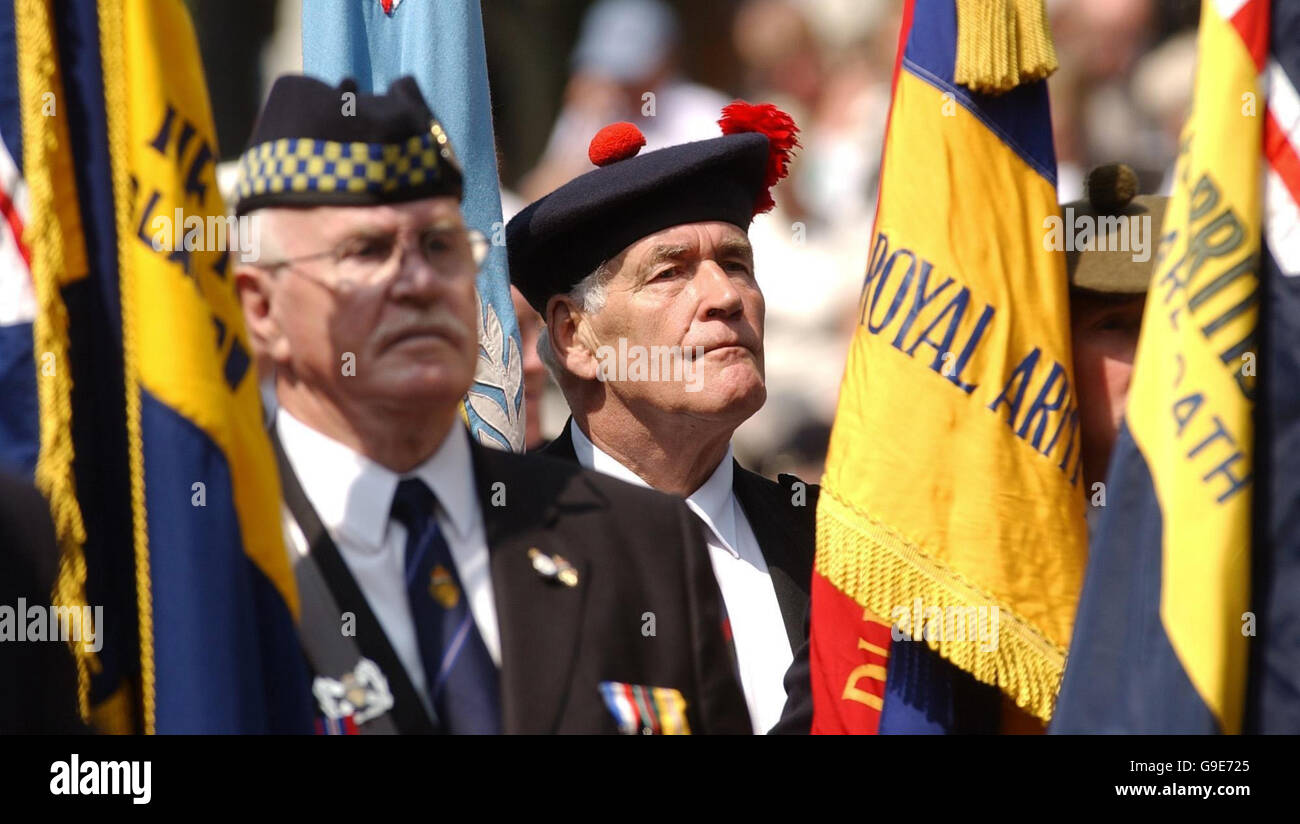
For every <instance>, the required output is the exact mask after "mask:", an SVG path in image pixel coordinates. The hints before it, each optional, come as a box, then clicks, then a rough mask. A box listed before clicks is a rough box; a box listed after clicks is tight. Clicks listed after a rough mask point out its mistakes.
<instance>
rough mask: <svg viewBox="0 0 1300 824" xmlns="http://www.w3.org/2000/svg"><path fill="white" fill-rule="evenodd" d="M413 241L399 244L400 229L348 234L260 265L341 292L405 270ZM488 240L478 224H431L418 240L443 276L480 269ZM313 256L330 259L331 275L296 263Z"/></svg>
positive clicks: (424, 254)
mask: <svg viewBox="0 0 1300 824" xmlns="http://www.w3.org/2000/svg"><path fill="white" fill-rule="evenodd" d="M409 245H410V244H409V243H399V242H398V236H397V235H396V234H383V233H378V234H362V235H356V236H354V237H351V238H348V239H347V240H345V241H343V242H342V243H340V244H339V245H337V246H335V247H334V248H333V249H329V250H328V251H324V252H315V253H313V254H310V255H300V256H298V257H292V258H285V259H284V260H277V261H273V262H270V263H263V264H261V265H262V266H263V267H264V268H267V269H279V268H281V267H288V268H289V269H291V270H293V271H295V272H298V273H299V274H301V275H303V276H304V277H306V278H307V279H308V280H313V281H315V282H317V283H319V284H320V285H322V286H324V287H326V288H328V289H333V290H337V291H348V290H351V289H355V288H358V287H371V286H378V285H380V284H383V283H387V282H388V281H389V280H391V279H392V277H393V276H394V275H396V274H397V273H398V272H400V271H401V269H402V267H401V264H400V261H401V259H402V256H404V254H405V250H406V248H407V247H408V246H409ZM488 246H489V244H488V239H487V236H486V235H484V234H483V233H482V232H480V231H479V230H477V229H428V230H426V231H424V232H422V233H421V234H420V236H419V239H418V247H419V248H418V250H417V251H418V254H419V255H420V257H421V259H422V260H423V261H424V262H425V263H427V264H428V265H429V266H430V268H432V269H433V270H434V271H436V272H438V273H439V274H442V275H457V274H467V273H470V272H477V271H478V267H479V266H481V265H482V264H483V261H484V260H485V259H487V254H488ZM313 260H327V261H329V262H330V263H331V264H332V266H333V269H334V276H333V277H331V278H329V279H328V280H327V279H325V278H321V277H318V276H315V275H312V274H309V273H308V272H306V271H304V270H302V269H297V268H294V267H296V265H297V264H300V263H307V262H308V261H313Z"/></svg>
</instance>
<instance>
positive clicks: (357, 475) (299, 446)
mask: <svg viewBox="0 0 1300 824" xmlns="http://www.w3.org/2000/svg"><path fill="white" fill-rule="evenodd" d="M276 430H277V433H278V434H279V436H280V443H281V444H282V445H283V446H284V451H285V454H286V455H287V456H288V458H289V463H290V465H292V466H293V470H294V473H295V474H296V475H297V476H298V482H299V483H300V484H301V485H302V490H303V492H304V493H305V494H306V495H307V500H308V501H310V502H311V505H312V508H313V509H315V510H316V514H317V515H318V516H320V520H321V523H322V524H323V525H324V527H325V530H326V531H327V532H328V533H329V536H330V538H332V539H333V541H334V544H335V545H336V546H337V547H338V550H339V554H340V555H341V556H343V561H344V563H346V564H347V566H348V570H349V571H351V573H352V577H353V578H354V579H355V580H356V582H357V586H358V587H360V588H361V592H362V593H364V594H365V596H366V603H368V604H369V605H370V610H371V611H372V612H374V614H375V617H376V618H377V619H378V620H379V624H380V626H382V627H383V630H384V634H385V635H386V636H388V642H389V643H390V644H391V645H392V647H393V651H394V652H396V653H397V657H398V658H399V659H400V660H401V662H402V665H403V666H405V667H406V673H407V675H408V676H410V678H411V684H412V685H414V687H415V689H416V691H417V692H418V693H419V694H420V696H421V698H423V699H424V700H425V703H426V706H427V704H428V690H427V689H426V684H425V678H424V666H423V665H422V663H421V661H420V648H419V643H418V641H417V639H416V636H415V624H414V623H413V622H412V621H411V609H410V605H409V603H408V601H407V596H406V579H405V576H404V565H405V555H406V528H405V527H403V526H402V525H401V524H400V523H398V522H397V521H396V520H392V519H390V518H389V513H390V511H391V509H392V505H393V495H394V494H395V493H396V492H397V483H398V481H400V480H402V479H404V478H412V477H414V478H419V479H420V480H422V481H424V482H425V484H427V485H428V487H429V489H431V490H433V494H434V495H435V496H437V498H438V510H437V514H436V517H437V519H438V527H439V528H440V529H441V530H442V534H443V537H445V538H446V539H447V545H448V546H449V547H450V549H451V557H452V560H453V561H454V562H455V564H456V574H457V575H459V576H460V582H461V586H462V587H464V590H465V595H466V596H467V597H468V599H469V601H468V603H469V607H470V612H471V614H473V616H474V623H475V624H476V625H477V626H478V631H479V634H480V635H482V636H483V643H484V644H485V645H486V646H487V649H488V653H489V654H491V656H492V660H493V661H494V662H495V663H496V665H497V667H498V668H499V667H500V666H501V636H500V633H499V631H498V627H497V611H496V600H495V598H494V597H493V594H492V579H491V576H490V574H489V572H490V571H489V567H488V549H487V540H486V536H485V533H484V529H483V515H482V513H481V512H480V511H479V504H478V497H477V493H476V492H475V487H474V483H473V478H474V467H473V463H472V461H471V459H470V451H469V440H468V438H469V434H468V433H467V432H465V430H464V428H463V427H461V426H459V425H455V424H454V425H453V426H452V428H451V429H450V430H449V431H448V433H447V437H445V438H444V439H443V441H442V444H441V445H440V446H439V447H438V450H437V451H436V452H434V453H433V455H432V456H431V457H430V458H429V459H428V460H426V461H425V462H424V463H422V464H420V465H419V466H417V467H416V468H415V469H413V470H411V471H410V472H407V473H404V474H401V475H399V474H398V473H396V472H393V471H392V470H389V469H387V468H385V467H383V466H380V465H379V464H377V463H375V462H374V461H372V460H370V459H369V458H366V457H365V456H363V455H359V454H357V453H356V452H354V451H352V450H351V449H349V448H348V447H346V446H344V445H343V444H341V443H339V442H338V441H335V440H334V439H332V438H330V437H328V436H326V435H323V434H321V433H320V432H317V431H316V430H314V429H312V428H311V427H309V426H307V425H306V424H305V423H303V422H301V421H299V420H298V419H296V418H294V417H293V416H292V415H290V414H289V413H288V412H287V411H285V409H284V408H283V407H281V408H280V409H279V410H277V412H276ZM283 515H284V523H285V539H286V541H287V542H288V544H289V546H290V547H291V548H292V550H293V551H296V552H298V553H300V554H303V555H306V554H307V552H308V546H307V541H306V538H305V537H304V536H303V533H302V530H301V529H300V528H299V527H298V524H297V522H296V521H294V519H293V516H292V515H290V514H289V512H288V510H287V509H286V510H284V513H283Z"/></svg>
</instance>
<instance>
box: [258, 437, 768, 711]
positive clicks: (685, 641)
mask: <svg viewBox="0 0 1300 824" xmlns="http://www.w3.org/2000/svg"><path fill="white" fill-rule="evenodd" d="M277 447H278V444H277ZM472 454H473V463H474V478H473V483H474V484H475V486H476V487H477V490H478V500H479V508H480V510H481V511H482V514H483V522H484V527H485V530H486V538H487V545H488V553H489V559H490V560H489V564H490V568H491V578H492V587H493V593H494V595H495V599H496V610H497V621H498V624H499V627H500V633H501V701H502V708H501V709H502V729H503V731H504V732H507V733H613V732H616V731H617V725H616V721H615V718H614V715H613V714H612V713H611V711H610V710H609V709H608V708H607V707H606V705H605V702H604V699H603V698H602V695H601V692H600V689H599V685H600V683H601V682H602V681H618V682H623V683H628V684H633V685H643V686H652V687H671V688H675V689H677V690H679V691H680V693H681V695H682V696H683V698H684V699H685V701H686V718H687V721H688V723H689V725H690V729H691V731H692V732H694V733H749V732H751V731H752V727H751V725H750V722H749V717H748V713H747V711H746V706H745V699H744V696H743V694H742V692H741V690H740V686H739V684H738V682H737V679H736V676H735V674H734V673H733V670H732V668H731V661H730V657H729V655H728V651H727V641H726V638H725V637H724V635H723V620H722V606H721V604H722V599H721V595H720V594H719V592H718V587H717V583H716V581H714V579H713V575H712V570H711V567H710V564H709V557H708V553H707V551H706V549H705V544H704V535H703V531H702V530H703V527H702V526H701V525H700V523H699V521H698V519H696V518H695V517H694V516H693V515H692V514H691V513H690V510H689V509H688V508H687V507H686V506H685V505H684V504H683V503H682V502H681V501H680V500H677V499H675V498H671V497H669V496H667V495H662V494H659V493H657V492H654V491H652V490H646V489H639V488H637V487H634V486H632V485H630V484H625V483H623V482H621V481H617V480H614V479H612V478H608V477H605V476H602V475H600V474H598V473H595V472H588V471H586V470H583V469H581V468H579V467H577V466H575V465H573V464H568V463H562V462H560V461H555V460H552V459H549V458H544V457H540V456H537V455H515V454H510V453H506V452H499V451H496V450H493V449H488V448H485V447H482V446H479V445H478V444H474V445H473V447H472ZM289 482H293V483H296V479H286V494H288V492H289V490H288V486H287V484H288V483H289ZM503 497H504V500H503ZM494 503H495V505H494ZM533 548H536V549H538V550H540V551H541V552H543V553H546V554H549V555H552V556H554V555H560V556H563V557H564V559H565V560H567V561H568V562H569V563H570V564H571V565H572V566H573V567H574V569H575V570H576V571H577V573H578V583H577V585H576V586H572V587H569V586H565V585H564V584H562V583H560V582H558V581H556V580H555V579H553V578H552V579H548V578H546V577H544V576H542V575H541V574H540V573H539V572H537V571H536V570H535V569H534V568H533V563H532V560H531V558H530V557H529V550H530V549H533ZM315 552H316V549H315V547H313V555H314V554H315ZM651 622H653V624H652V623H651ZM651 630H653V634H651ZM388 675H389V677H390V678H391V677H392V673H388ZM403 677H404V676H403Z"/></svg>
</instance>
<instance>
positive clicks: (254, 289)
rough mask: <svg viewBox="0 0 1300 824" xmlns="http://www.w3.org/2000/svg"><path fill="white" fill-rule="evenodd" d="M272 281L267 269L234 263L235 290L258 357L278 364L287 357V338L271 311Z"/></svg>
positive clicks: (273, 286) (273, 284)
mask: <svg viewBox="0 0 1300 824" xmlns="http://www.w3.org/2000/svg"><path fill="white" fill-rule="evenodd" d="M274 290H275V282H274V278H273V276H272V275H271V272H270V271H269V270H267V269H263V268H262V267H260V266H252V265H246V264H237V265H236V266H235V291H236V293H238V295H239V305H240V307H241V308H242V309H243V310H244V325H245V326H246V327H247V328H248V338H249V341H250V342H251V343H252V344H253V353H254V354H255V355H256V356H257V358H258V360H261V361H270V362H271V363H273V364H276V365H277V366H278V365H281V364H285V363H288V360H289V340H288V338H286V337H285V334H284V330H282V329H281V328H280V321H279V320H278V318H277V317H276V314H275V312H273V311H272V300H273V297H274Z"/></svg>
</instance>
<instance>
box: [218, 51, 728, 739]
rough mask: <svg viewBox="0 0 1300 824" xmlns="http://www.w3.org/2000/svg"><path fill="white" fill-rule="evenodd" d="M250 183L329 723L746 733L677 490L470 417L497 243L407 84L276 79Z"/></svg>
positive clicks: (260, 308) (255, 268)
mask: <svg viewBox="0 0 1300 824" xmlns="http://www.w3.org/2000/svg"><path fill="white" fill-rule="evenodd" d="M348 94H352V95H355V97H354V98H353V99H354V100H355V111H354V113H350V114H348V115H344V114H341V110H343V109H344V108H345V107H342V106H341V103H340V101H342V100H344V99H346V95H348ZM240 173H241V182H240V200H239V205H238V209H237V211H238V212H239V213H240V214H241V215H248V214H251V215H253V216H254V219H256V220H257V221H258V222H259V223H260V226H259V227H258V228H259V230H260V237H261V239H262V244H261V245H262V248H261V250H260V255H259V256H258V259H257V260H255V261H253V262H243V263H241V264H240V265H239V266H238V267H237V269H236V286H237V289H238V291H239V295H240V300H241V302H242V306H243V309H244V314H245V317H246V319H247V323H248V328H249V334H250V338H251V340H252V341H253V344H254V348H255V350H256V351H257V354H258V355H259V358H261V359H262V360H261V362H268V361H269V362H271V363H273V364H274V367H275V387H276V394H277V397H278V401H279V410H278V412H277V413H276V419H275V426H274V432H273V434H274V442H275V446H276V451H277V455H278V458H279V461H280V473H281V480H282V483H283V485H284V494H285V503H286V505H287V510H288V511H287V513H286V518H285V521H286V535H287V538H288V543H289V544H290V546H291V550H292V554H293V558H294V571H295V577H296V579H297V582H298V591H299V595H300V599H301V617H300V622H299V624H300V637H301V640H302V642H303V647H304V649H305V652H306V654H307V657H308V659H309V663H310V665H311V667H312V669H313V670H314V672H315V674H316V678H315V681H314V683H313V688H312V692H313V694H314V696H315V698H316V702H317V705H318V708H319V713H320V715H319V718H318V729H319V730H320V731H321V732H326V733H355V732H363V733H391V732H445V733H498V732H575V733H598V732H608V733H613V732H624V733H643V732H691V731H694V732H748V731H749V730H750V724H749V719H748V717H747V715H746V712H745V705H744V698H743V695H742V693H741V691H740V688H739V685H738V684H737V682H736V679H735V676H734V673H733V672H732V669H731V667H730V664H729V661H728V659H727V651H726V650H727V646H726V643H727V642H726V636H725V630H724V617H723V610H722V606H721V601H720V597H719V593H718V589H717V586H716V584H715V583H714V581H713V578H712V576H711V575H710V570H709V567H708V564H707V560H706V556H705V549H704V538H703V533H702V530H701V528H700V526H699V524H698V523H697V522H696V521H695V519H694V518H692V517H691V515H690V513H689V510H688V509H687V508H686V507H685V505H683V504H682V503H681V502H680V501H677V500H674V499H672V498H671V497H669V496H666V495H660V494H658V493H653V492H650V491H648V490H644V489H638V488H635V487H633V486H630V485H627V484H622V483H618V482H616V481H613V480H611V479H609V478H607V477H604V476H601V475H598V474H596V473H592V472H587V471H584V470H580V469H578V468H577V467H574V466H571V465H569V464H564V463H560V462H558V461H554V460H550V459H547V458H542V457H537V456H531V455H511V454H508V453H502V452H496V451H493V450H490V449H486V448H484V447H481V446H479V445H478V444H477V443H474V442H473V441H472V440H471V438H470V436H469V433H468V431H467V430H466V428H465V427H464V426H462V425H461V423H460V421H459V420H458V417H459V416H458V407H459V404H460V402H461V399H462V398H463V397H464V396H465V393H466V391H467V390H468V389H469V387H470V384H471V382H472V380H473V378H474V367H475V364H476V361H477V351H478V341H477V338H476V325H477V324H476V322H477V316H476V313H477V312H479V311H481V310H480V305H479V301H478V298H477V295H476V292H475V287H474V283H475V275H476V272H477V268H478V263H479V262H480V261H481V260H482V256H483V254H484V252H485V251H486V239H485V238H484V237H483V236H482V235H481V234H479V233H478V232H477V231H475V230H473V229H467V228H466V226H465V225H464V223H463V220H462V217H461V212H460V197H461V194H462V177H461V172H460V169H459V167H458V165H457V164H456V161H455V156H454V153H453V152H452V149H451V146H450V142H449V140H448V138H447V135H446V132H445V131H444V129H443V128H442V126H441V124H439V123H438V121H437V120H436V119H435V118H434V117H433V114H432V112H430V111H429V109H428V107H427V106H426V105H425V102H424V100H423V98H422V97H421V95H420V91H419V89H418V87H417V86H416V84H415V82H414V81H413V80H412V79H410V78H402V79H400V80H398V81H396V82H395V83H394V84H393V85H392V87H391V88H390V89H389V91H388V92H387V93H386V94H377V95H370V94H358V93H357V89H356V85H355V83H353V82H352V81H350V80H345V81H344V82H343V83H342V84H341V85H340V86H338V87H336V88H331V87H330V86H328V85H326V84H324V83H321V82H320V81H317V80H314V79H311V78H307V77H295V76H289V77H282V78H280V79H279V80H278V81H277V82H276V84H275V86H274V87H273V88H272V90H271V94H270V97H269V99H268V100H267V102H266V105H265V108H264V109H263V111H262V114H261V116H260V118H259V120H258V124H257V126H256V128H255V129H254V134H253V137H252V139H251V141H250V147H249V149H248V150H247V151H246V152H245V153H244V156H243V158H242V160H241V169H240Z"/></svg>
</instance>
